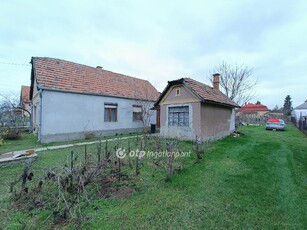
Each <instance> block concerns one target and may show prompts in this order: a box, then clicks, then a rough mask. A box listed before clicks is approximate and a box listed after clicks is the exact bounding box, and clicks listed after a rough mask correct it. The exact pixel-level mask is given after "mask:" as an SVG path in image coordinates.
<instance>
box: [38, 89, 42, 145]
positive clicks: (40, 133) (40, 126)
mask: <svg viewBox="0 0 307 230" xmlns="http://www.w3.org/2000/svg"><path fill="white" fill-rule="evenodd" d="M39 97H40V103H41V105H40V110H39V117H40V121H39V135H38V141H39V142H41V140H42V123H43V90H42V89H40V90H39Z"/></svg>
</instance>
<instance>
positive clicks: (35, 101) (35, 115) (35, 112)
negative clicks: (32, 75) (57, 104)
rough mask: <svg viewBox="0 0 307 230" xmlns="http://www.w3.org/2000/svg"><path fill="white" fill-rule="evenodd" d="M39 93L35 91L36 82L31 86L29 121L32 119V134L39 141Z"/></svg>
mask: <svg viewBox="0 0 307 230" xmlns="http://www.w3.org/2000/svg"><path fill="white" fill-rule="evenodd" d="M40 95H41V92H39V91H38V90H37V85H36V82H34V86H33V97H32V106H31V114H32V116H31V119H32V130H33V133H34V134H36V135H37V136H38V139H40V124H41V122H40V117H41V97H40Z"/></svg>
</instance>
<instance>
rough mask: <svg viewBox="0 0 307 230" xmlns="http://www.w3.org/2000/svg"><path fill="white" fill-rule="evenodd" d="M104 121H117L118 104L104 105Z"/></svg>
mask: <svg viewBox="0 0 307 230" xmlns="http://www.w3.org/2000/svg"><path fill="white" fill-rule="evenodd" d="M104 121H105V122H116V121H117V104H115V103H105V104H104Z"/></svg>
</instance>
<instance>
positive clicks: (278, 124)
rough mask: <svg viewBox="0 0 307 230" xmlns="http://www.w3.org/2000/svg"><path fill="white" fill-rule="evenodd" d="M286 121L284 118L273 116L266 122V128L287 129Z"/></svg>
mask: <svg viewBox="0 0 307 230" xmlns="http://www.w3.org/2000/svg"><path fill="white" fill-rule="evenodd" d="M286 127H287V125H286V123H285V121H284V120H282V119H276V118H272V119H269V120H268V121H267V122H266V124H265V129H266V130H282V131H284V130H286Z"/></svg>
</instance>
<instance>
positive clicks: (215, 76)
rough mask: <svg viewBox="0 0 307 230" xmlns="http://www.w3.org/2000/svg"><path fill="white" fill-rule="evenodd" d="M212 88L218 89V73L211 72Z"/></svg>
mask: <svg viewBox="0 0 307 230" xmlns="http://www.w3.org/2000/svg"><path fill="white" fill-rule="evenodd" d="M213 89H215V90H220V74H219V73H215V74H213Z"/></svg>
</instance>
